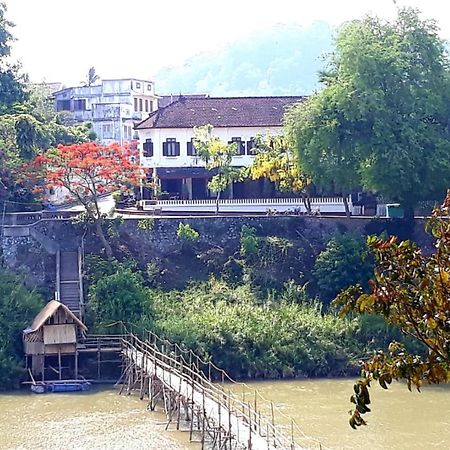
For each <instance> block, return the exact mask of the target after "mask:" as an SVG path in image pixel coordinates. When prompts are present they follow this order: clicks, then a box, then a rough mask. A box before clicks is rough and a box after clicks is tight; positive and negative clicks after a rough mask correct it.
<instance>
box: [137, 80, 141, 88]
mask: <svg viewBox="0 0 450 450" xmlns="http://www.w3.org/2000/svg"><path fill="white" fill-rule="evenodd" d="M140 88H141V83H139V81H136V89H140Z"/></svg>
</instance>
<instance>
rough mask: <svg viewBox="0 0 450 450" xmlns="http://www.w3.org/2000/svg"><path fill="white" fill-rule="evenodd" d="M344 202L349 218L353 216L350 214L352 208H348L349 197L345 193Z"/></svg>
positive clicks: (343, 195)
mask: <svg viewBox="0 0 450 450" xmlns="http://www.w3.org/2000/svg"><path fill="white" fill-rule="evenodd" d="M342 200H343V201H344V208H345V215H346V216H347V217H350V216H351V214H350V207H349V206H348V196H347V194H344V193H343V194H342Z"/></svg>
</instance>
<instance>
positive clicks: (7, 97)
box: [0, 2, 26, 114]
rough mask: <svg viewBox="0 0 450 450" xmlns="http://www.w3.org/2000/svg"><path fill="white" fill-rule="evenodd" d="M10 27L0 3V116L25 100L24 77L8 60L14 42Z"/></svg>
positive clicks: (3, 6)
mask: <svg viewBox="0 0 450 450" xmlns="http://www.w3.org/2000/svg"><path fill="white" fill-rule="evenodd" d="M12 27H14V24H13V23H12V22H10V21H9V20H7V19H6V4H5V3H4V2H0V114H4V113H7V112H9V111H10V109H11V107H12V106H13V105H14V104H16V103H20V102H23V101H24V100H25V98H26V94H25V91H24V86H23V82H24V81H25V77H24V76H21V75H20V74H19V69H20V66H19V65H18V64H14V63H12V62H11V61H9V59H8V57H9V56H10V54H11V43H12V42H13V41H14V38H13V36H12V34H11V31H10V30H11V28H12Z"/></svg>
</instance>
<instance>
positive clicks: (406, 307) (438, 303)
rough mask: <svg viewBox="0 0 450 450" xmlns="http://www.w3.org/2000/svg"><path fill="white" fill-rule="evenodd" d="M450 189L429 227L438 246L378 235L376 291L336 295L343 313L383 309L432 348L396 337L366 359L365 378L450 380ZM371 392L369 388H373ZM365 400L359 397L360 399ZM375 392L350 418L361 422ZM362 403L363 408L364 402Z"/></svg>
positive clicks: (355, 289) (374, 245)
mask: <svg viewBox="0 0 450 450" xmlns="http://www.w3.org/2000/svg"><path fill="white" fill-rule="evenodd" d="M449 211H450V191H449V193H448V194H447V198H446V199H445V201H444V204H443V205H442V207H440V208H437V209H436V210H435V211H434V212H433V215H432V217H431V219H430V220H429V221H428V224H427V228H428V230H429V231H430V232H431V233H432V235H433V237H435V238H436V243H435V251H434V252H433V253H432V254H430V255H424V254H423V253H422V251H421V249H420V248H418V247H417V246H416V245H415V244H413V243H412V242H410V241H402V242H400V243H398V242H397V238H396V237H390V238H389V239H381V238H377V237H375V236H372V237H370V238H369V239H368V244H369V246H370V248H371V249H372V251H373V253H374V255H375V260H376V267H375V274H374V277H373V279H372V281H371V283H370V292H369V293H365V292H363V291H362V289H361V287H360V286H352V287H350V288H348V289H347V290H346V291H344V292H342V293H341V294H340V295H339V296H338V298H337V299H336V301H335V302H336V304H338V305H340V306H341V308H342V310H341V314H342V315H345V314H347V313H349V312H355V313H360V314H373V315H382V316H383V317H384V318H385V320H386V322H387V323H388V324H390V325H395V326H396V327H398V328H399V329H400V330H401V331H402V333H404V334H405V335H406V336H409V337H410V338H411V339H412V340H414V341H416V343H418V344H419V345H420V346H422V347H423V348H425V349H426V352H418V351H414V349H413V350H412V351H408V349H407V348H406V347H405V345H404V344H403V343H399V342H395V341H393V342H391V343H390V344H389V346H388V351H387V352H386V351H383V350H379V351H377V352H376V353H375V354H374V355H373V356H372V357H371V358H370V359H368V360H366V361H364V363H363V364H362V375H363V380H361V381H360V382H359V384H361V385H363V386H365V387H369V386H370V382H371V381H372V380H378V382H379V384H380V386H381V387H382V388H384V389H387V385H388V384H390V382H391V381H392V379H395V380H401V379H403V380H406V383H407V386H408V389H409V390H411V386H412V385H414V386H415V387H416V388H417V389H418V390H420V387H421V385H422V383H423V382H426V383H442V382H444V383H445V382H448V381H449V380H450V370H449V369H450V327H449V317H450V302H449V297H448V293H449V291H450V224H449V221H448V217H449V215H450V212H449ZM367 392H368V391H367ZM358 400H359V402H358ZM369 402H370V396H369V395H368V394H367V396H365V397H364V399H361V398H358V399H355V402H354V403H356V409H355V411H354V412H353V415H352V418H351V419H350V425H351V426H352V427H353V428H355V427H356V426H358V425H361V423H360V422H361V421H360V420H359V415H360V414H364V413H365V412H368V411H364V406H366V405H367V404H368V403H369ZM360 403H362V409H363V410H361V408H358V406H361V405H360Z"/></svg>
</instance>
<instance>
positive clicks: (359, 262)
mask: <svg viewBox="0 0 450 450" xmlns="http://www.w3.org/2000/svg"><path fill="white" fill-rule="evenodd" d="M372 273H373V262H372V259H371V258H370V257H369V256H368V248H367V246H366V244H365V242H364V241H363V239H362V237H356V236H352V235H350V234H343V235H338V236H335V237H333V238H331V239H330V240H329V241H328V243H327V245H326V247H325V249H324V250H323V251H322V252H321V253H320V254H319V255H318V256H317V259H316V262H315V264H314V271H313V276H314V279H315V282H316V284H317V286H318V294H319V297H320V298H321V299H322V300H323V301H324V302H326V303H329V302H330V301H331V300H333V299H334V298H335V297H336V295H337V294H338V293H339V292H340V291H341V290H342V289H345V288H346V287H348V286H350V285H351V284H361V285H366V284H367V282H368V281H369V279H370V276H371V275H372Z"/></svg>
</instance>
